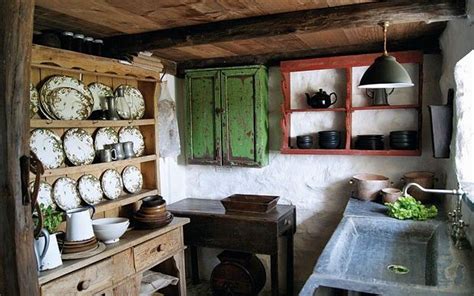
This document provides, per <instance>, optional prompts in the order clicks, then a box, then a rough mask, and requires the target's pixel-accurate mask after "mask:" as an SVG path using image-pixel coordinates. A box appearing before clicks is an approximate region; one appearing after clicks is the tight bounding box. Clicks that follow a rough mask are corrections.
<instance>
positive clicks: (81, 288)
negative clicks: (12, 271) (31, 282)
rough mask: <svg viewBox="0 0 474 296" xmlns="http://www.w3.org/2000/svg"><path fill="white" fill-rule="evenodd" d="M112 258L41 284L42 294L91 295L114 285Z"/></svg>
mask: <svg viewBox="0 0 474 296" xmlns="http://www.w3.org/2000/svg"><path fill="white" fill-rule="evenodd" d="M113 270H114V269H113V264H112V259H110V258H109V259H105V260H102V261H100V262H98V263H95V264H93V265H90V266H87V267H84V268H82V269H80V270H78V271H75V272H72V273H70V274H68V275H65V276H63V277H60V278H59V279H56V280H54V281H52V282H50V283H47V284H45V285H43V286H41V295H43V296H44V295H55V296H57V295H66V294H67V295H91V294H92V293H93V292H95V291H100V290H104V289H105V288H107V287H109V286H111V285H112V278H113Z"/></svg>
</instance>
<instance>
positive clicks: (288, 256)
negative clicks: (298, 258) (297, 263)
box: [286, 232, 294, 296]
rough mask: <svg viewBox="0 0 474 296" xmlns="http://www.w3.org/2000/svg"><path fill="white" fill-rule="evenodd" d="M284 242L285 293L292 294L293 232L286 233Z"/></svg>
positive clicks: (289, 295)
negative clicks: (285, 241)
mask: <svg viewBox="0 0 474 296" xmlns="http://www.w3.org/2000/svg"><path fill="white" fill-rule="evenodd" d="M287 237H288V239H287V244H286V294H287V295H288V296H292V295H293V282H294V269H293V232H289V233H288V235H287Z"/></svg>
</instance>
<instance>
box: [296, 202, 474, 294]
mask: <svg viewBox="0 0 474 296" xmlns="http://www.w3.org/2000/svg"><path fill="white" fill-rule="evenodd" d="M318 286H325V287H333V288H340V289H345V290H351V291H359V292H366V293H374V294H382V295H470V296H472V295H474V256H473V252H472V250H458V249H456V248H455V247H454V245H453V243H452V242H451V239H450V238H449V237H448V229H447V224H446V222H444V221H441V220H430V221H399V220H396V219H393V218H390V217H387V216H386V215H385V207H384V206H382V205H378V204H375V203H372V202H360V201H356V200H352V199H351V201H350V202H349V205H348V207H347V209H346V212H345V214H344V217H343V219H342V220H341V222H340V223H339V225H338V227H337V229H336V231H335V232H334V234H333V236H332V237H331V239H330V241H329V242H328V244H327V245H326V247H325V249H324V251H323V253H322V254H321V256H320V257H319V260H318V263H317V265H316V267H315V268H314V271H313V274H312V275H311V276H310V278H309V279H308V281H307V282H306V284H305V286H304V287H303V290H302V291H301V293H300V295H314V294H315V291H316V290H317V287H318Z"/></svg>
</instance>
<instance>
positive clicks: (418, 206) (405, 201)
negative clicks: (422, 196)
mask: <svg viewBox="0 0 474 296" xmlns="http://www.w3.org/2000/svg"><path fill="white" fill-rule="evenodd" d="M385 205H386V206H387V207H388V215H389V216H390V217H393V218H396V219H400V220H405V219H413V220H426V219H429V218H433V217H436V215H438V209H437V208H436V207H435V206H430V207H428V206H425V205H423V204H422V203H421V202H420V201H417V200H416V199H414V198H413V197H412V196H410V195H407V196H402V197H400V198H398V199H397V200H396V201H395V202H392V203H385Z"/></svg>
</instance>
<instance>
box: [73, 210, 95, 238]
mask: <svg viewBox="0 0 474 296" xmlns="http://www.w3.org/2000/svg"><path fill="white" fill-rule="evenodd" d="M90 208H92V214H90V213H89V209H90ZM94 213H95V208H94V207H93V206H87V207H83V208H78V209H73V210H69V211H66V240H67V241H73V242H75V241H83V240H88V239H90V238H93V237H94V230H93V229H92V219H91V217H92V216H93V215H94Z"/></svg>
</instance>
